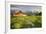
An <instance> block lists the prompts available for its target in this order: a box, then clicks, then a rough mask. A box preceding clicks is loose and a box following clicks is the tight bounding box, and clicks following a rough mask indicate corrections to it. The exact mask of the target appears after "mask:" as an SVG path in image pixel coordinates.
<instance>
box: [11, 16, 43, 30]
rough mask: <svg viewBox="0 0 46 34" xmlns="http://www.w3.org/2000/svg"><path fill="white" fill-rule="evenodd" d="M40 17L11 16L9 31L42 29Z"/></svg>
mask: <svg viewBox="0 0 46 34" xmlns="http://www.w3.org/2000/svg"><path fill="white" fill-rule="evenodd" d="M41 18H42V17H41V16H11V23H10V28H11V29H21V28H40V27H42V19H41Z"/></svg>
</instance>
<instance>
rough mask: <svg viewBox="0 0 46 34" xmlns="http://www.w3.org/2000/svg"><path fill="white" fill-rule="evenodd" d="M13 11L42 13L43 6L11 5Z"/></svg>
mask: <svg viewBox="0 0 46 34" xmlns="http://www.w3.org/2000/svg"><path fill="white" fill-rule="evenodd" d="M11 9H15V10H23V11H34V10H35V11H41V6H36V5H11Z"/></svg>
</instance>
